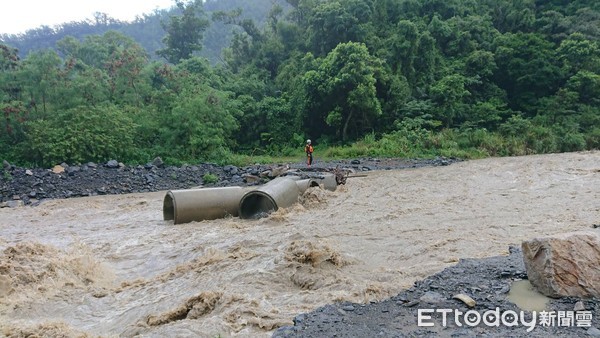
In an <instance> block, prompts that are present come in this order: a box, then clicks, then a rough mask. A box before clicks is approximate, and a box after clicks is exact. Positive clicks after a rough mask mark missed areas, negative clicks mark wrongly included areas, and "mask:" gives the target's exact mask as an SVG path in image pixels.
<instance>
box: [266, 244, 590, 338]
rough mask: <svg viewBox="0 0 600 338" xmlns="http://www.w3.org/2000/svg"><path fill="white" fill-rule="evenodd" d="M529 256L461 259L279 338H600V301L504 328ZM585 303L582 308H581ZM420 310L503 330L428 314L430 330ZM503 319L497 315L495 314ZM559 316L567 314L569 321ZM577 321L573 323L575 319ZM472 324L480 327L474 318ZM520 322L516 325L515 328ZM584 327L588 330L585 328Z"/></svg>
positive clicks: (318, 316)
mask: <svg viewBox="0 0 600 338" xmlns="http://www.w3.org/2000/svg"><path fill="white" fill-rule="evenodd" d="M526 278H527V274H526V273H525V266H524V264H523V255H522V252H521V249H520V248H515V247H511V248H510V255H508V256H497V257H490V258H483V259H461V260H460V262H459V263H458V264H456V265H455V266H452V267H449V268H446V269H445V270H443V271H441V272H440V273H437V274H435V275H433V276H431V277H428V278H426V279H424V280H421V281H418V282H416V283H415V284H414V286H413V287H411V288H409V289H407V290H405V291H403V292H401V293H400V294H398V295H397V296H395V297H392V298H390V299H387V300H385V301H382V302H375V303H371V304H355V303H337V304H331V305H326V306H324V307H321V308H319V309H316V310H315V311H313V312H310V313H304V314H300V315H298V316H296V317H295V318H294V325H293V326H286V327H282V328H279V329H278V330H277V331H275V333H274V334H273V337H276V338H284V337H286V338H287V337H304V338H313V337H314V338H317V337H433V336H436V337H540V338H542V337H543V338H545V337H565V338H566V337H600V330H598V329H597V327H599V325H600V318H598V314H599V313H600V302H598V300H597V299H587V300H583V301H581V302H580V300H579V299H576V298H560V299H553V300H551V301H550V302H549V304H548V305H547V309H548V311H549V313H551V312H550V311H554V312H553V315H549V317H547V318H552V319H551V320H552V323H551V324H550V322H548V323H547V324H546V325H544V324H543V323H542V321H541V318H542V317H543V315H541V314H540V313H539V312H536V313H535V315H536V318H535V321H534V318H533V316H532V314H533V313H532V312H531V311H526V312H524V314H525V315H524V318H525V321H523V320H522V319H521V318H517V319H514V318H511V317H506V322H508V323H510V325H511V326H507V325H503V323H504V321H502V316H503V314H504V313H506V312H509V311H512V312H514V313H516V314H519V315H520V309H519V308H518V307H517V306H516V305H515V304H514V303H512V302H511V301H509V300H508V299H507V295H508V292H509V290H510V288H511V284H512V283H513V281H515V280H521V279H526ZM458 294H463V295H468V296H470V297H471V298H472V300H474V304H471V305H473V307H469V306H468V305H467V304H466V303H464V302H463V301H461V300H459V299H456V298H455V296H456V295H458ZM578 302H580V305H577V303H578ZM582 305H583V309H581V308H579V310H580V312H578V313H580V314H583V313H588V314H591V315H592V319H591V320H590V321H587V320H586V321H577V320H576V319H577V315H575V313H574V311H573V310H574V309H576V308H577V307H578V306H582ZM418 309H431V310H436V309H452V310H458V311H461V312H462V313H463V314H464V313H467V311H470V310H473V311H475V312H477V313H479V314H480V315H482V316H483V315H484V314H485V313H486V311H492V312H490V317H489V319H490V320H489V322H496V320H495V316H500V318H498V323H499V325H498V326H489V325H485V324H484V321H483V319H482V318H480V321H479V324H478V325H473V326H472V325H467V321H468V319H465V317H464V316H459V317H458V318H459V319H458V320H456V319H455V318H456V316H455V315H456V314H457V312H453V313H450V314H448V315H447V322H446V323H447V325H445V326H444V325H443V322H442V314H441V313H431V312H430V313H427V316H430V317H422V323H424V324H425V323H429V324H434V325H433V326H429V327H425V326H419V325H417V321H418ZM496 309H498V312H496V313H497V314H498V315H496V314H495V313H494V312H495V311H496ZM559 313H562V314H563V317H562V318H563V319H560V318H559V317H561V316H560V315H559ZM569 313H570V315H573V318H571V319H572V320H570V321H567V320H566V319H564V318H568V316H569V315H567V314H569ZM470 318H471V320H472V321H471V322H470V323H474V321H475V320H476V315H475V314H473V317H470ZM512 323H516V325H514V326H513V325H512ZM581 324H584V325H583V326H580V325H581Z"/></svg>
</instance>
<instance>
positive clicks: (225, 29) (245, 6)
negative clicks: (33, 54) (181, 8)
mask: <svg viewBox="0 0 600 338" xmlns="http://www.w3.org/2000/svg"><path fill="white" fill-rule="evenodd" d="M274 4H279V5H280V6H282V7H288V5H287V3H286V2H285V1H284V0H253V1H244V0H209V1H206V2H205V3H204V10H205V11H206V14H207V16H208V17H209V18H210V15H211V13H212V12H216V11H231V10H234V9H236V8H241V9H242V11H243V12H242V16H243V17H244V18H250V19H252V20H254V21H255V22H257V23H258V24H259V25H260V24H262V23H263V22H264V20H265V18H266V16H267V14H268V13H269V11H270V10H271V8H272V6H273V5H274ZM171 15H177V8H175V7H173V8H171V9H164V10H156V11H154V13H151V14H144V15H142V16H139V17H138V18H137V19H136V20H135V21H133V22H122V21H119V20H116V19H113V18H111V17H109V16H107V15H106V14H104V13H96V15H95V17H94V18H92V19H88V20H82V21H73V22H67V23H63V24H62V25H59V26H56V27H48V26H40V27H38V28H35V29H31V30H28V31H26V32H25V33H24V34H1V35H0V42H2V43H5V44H7V45H9V46H12V47H14V48H17V49H18V50H19V56H20V57H21V58H24V57H25V56H26V55H27V54H28V53H29V52H30V51H32V50H39V49H46V48H54V47H55V46H56V42H58V41H59V40H61V39H63V38H64V37H66V36H73V37H75V38H77V39H82V38H84V37H85V36H87V35H101V34H104V33H105V32H106V31H108V30H116V31H118V32H121V33H123V34H125V35H128V36H130V37H132V38H133V39H134V40H136V41H137V42H138V43H139V44H140V45H142V46H143V47H144V48H145V49H146V50H147V51H148V54H149V56H150V57H151V58H153V59H158V58H159V57H158V56H157V55H156V50H158V49H160V48H163V43H162V38H163V37H164V35H165V32H164V30H163V29H162V27H161V25H160V22H161V20H163V21H168V20H169V16H171ZM231 30H232V27H231V26H227V25H224V24H223V23H221V22H212V23H211V26H210V27H209V28H208V30H207V31H206V32H205V34H204V48H203V50H202V51H201V52H200V55H202V56H204V57H206V58H208V59H209V60H210V61H211V62H212V63H217V62H218V61H219V57H220V55H221V50H222V49H223V48H224V47H227V46H228V44H229V41H230V36H231Z"/></svg>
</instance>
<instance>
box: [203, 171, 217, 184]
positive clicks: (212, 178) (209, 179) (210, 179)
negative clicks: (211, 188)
mask: <svg viewBox="0 0 600 338" xmlns="http://www.w3.org/2000/svg"><path fill="white" fill-rule="evenodd" d="M202 181H203V182H204V183H205V184H213V183H217V182H218V181H219V177H218V176H217V175H215V174H211V173H206V174H204V176H202Z"/></svg>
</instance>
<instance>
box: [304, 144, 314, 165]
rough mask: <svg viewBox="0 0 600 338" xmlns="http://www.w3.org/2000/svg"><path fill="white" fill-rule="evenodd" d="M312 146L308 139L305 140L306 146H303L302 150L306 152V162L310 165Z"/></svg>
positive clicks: (311, 161)
mask: <svg viewBox="0 0 600 338" xmlns="http://www.w3.org/2000/svg"><path fill="white" fill-rule="evenodd" d="M313 150H314V149H313V146H312V143H311V142H310V140H306V146H304V152H305V153H306V164H307V165H308V166H309V167H310V166H311V165H312V163H313Z"/></svg>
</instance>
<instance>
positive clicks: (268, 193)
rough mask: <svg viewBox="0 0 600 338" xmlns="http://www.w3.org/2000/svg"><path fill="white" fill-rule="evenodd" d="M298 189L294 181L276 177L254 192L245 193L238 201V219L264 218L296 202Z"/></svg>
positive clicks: (298, 195)
mask: <svg viewBox="0 0 600 338" xmlns="http://www.w3.org/2000/svg"><path fill="white" fill-rule="evenodd" d="M298 197H300V188H299V187H298V184H297V183H296V181H295V180H292V179H289V178H285V177H278V178H276V179H274V180H272V181H270V182H269V183H267V184H265V185H263V186H262V187H259V188H257V189H255V190H252V191H249V192H247V193H246V194H245V195H244V196H243V197H242V200H241V201H240V210H239V215H240V218H246V219H247V218H252V219H256V218H261V217H265V216H267V215H268V214H270V213H271V212H273V211H276V210H278V209H279V208H287V207H289V206H291V205H292V204H294V203H296V202H298Z"/></svg>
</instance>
